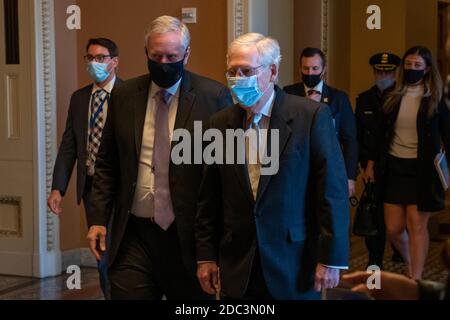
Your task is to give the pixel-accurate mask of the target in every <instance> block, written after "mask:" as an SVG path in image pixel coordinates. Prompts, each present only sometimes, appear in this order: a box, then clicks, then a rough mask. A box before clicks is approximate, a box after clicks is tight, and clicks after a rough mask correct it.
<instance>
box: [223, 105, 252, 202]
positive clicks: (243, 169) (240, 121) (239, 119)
mask: <svg viewBox="0 0 450 320" xmlns="http://www.w3.org/2000/svg"><path fill="white" fill-rule="evenodd" d="M231 108H232V109H231V110H230V112H231V116H230V117H229V120H228V129H233V130H238V129H243V130H245V128H244V119H245V116H246V115H245V114H246V113H245V110H244V109H242V108H241V107H240V106H239V105H235V106H233V107H231ZM234 154H235V159H234V161H235V164H234V165H233V169H234V173H235V175H236V178H237V180H238V181H239V184H240V185H241V188H242V190H243V191H244V192H245V193H246V194H247V198H248V200H249V201H250V203H252V204H254V203H255V199H254V198H253V191H252V187H251V184H250V178H249V176H248V169H247V165H245V164H237V154H238V152H237V146H235V149H234Z"/></svg>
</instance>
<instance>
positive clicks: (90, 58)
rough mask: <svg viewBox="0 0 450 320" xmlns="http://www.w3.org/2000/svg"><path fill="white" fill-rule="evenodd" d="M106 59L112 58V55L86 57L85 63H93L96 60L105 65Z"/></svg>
mask: <svg viewBox="0 0 450 320" xmlns="http://www.w3.org/2000/svg"><path fill="white" fill-rule="evenodd" d="M105 58H111V55H104V54H99V55H96V56H92V55H90V54H88V55H85V56H84V61H85V62H92V61H93V60H95V61H96V62H98V63H103V61H105Z"/></svg>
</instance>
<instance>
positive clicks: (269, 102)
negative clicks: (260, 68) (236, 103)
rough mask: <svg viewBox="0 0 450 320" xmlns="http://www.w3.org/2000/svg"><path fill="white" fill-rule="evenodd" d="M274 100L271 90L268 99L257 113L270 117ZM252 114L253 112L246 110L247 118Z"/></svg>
mask: <svg viewBox="0 0 450 320" xmlns="http://www.w3.org/2000/svg"><path fill="white" fill-rule="evenodd" d="M274 101H275V90H274V91H273V92H272V95H271V96H270V98H269V100H267V102H266V104H265V105H264V107H263V108H262V109H261V112H259V113H260V114H262V115H263V116H265V117H267V118H270V117H271V116H272V110H273V104H274ZM252 116H253V112H252V111H251V110H247V118H250V117H252Z"/></svg>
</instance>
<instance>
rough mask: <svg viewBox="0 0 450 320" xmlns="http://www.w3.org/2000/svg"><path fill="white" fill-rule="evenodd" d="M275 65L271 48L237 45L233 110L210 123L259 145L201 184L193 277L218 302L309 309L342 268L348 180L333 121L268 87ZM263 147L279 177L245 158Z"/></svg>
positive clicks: (212, 169) (264, 40)
mask: <svg viewBox="0 0 450 320" xmlns="http://www.w3.org/2000/svg"><path fill="white" fill-rule="evenodd" d="M280 57H281V55H280V47H279V45H278V42H277V41H276V40H274V39H272V38H268V37H264V36H263V35H260V34H256V33H250V34H246V35H243V36H241V37H239V38H238V39H236V40H235V41H234V42H233V43H232V44H231V46H230V48H229V52H228V72H227V78H228V83H229V87H230V89H231V90H232V94H233V96H234V99H235V101H236V102H237V104H236V105H235V106H232V107H230V108H227V109H224V110H222V111H220V112H218V113H217V114H216V115H214V116H213V117H212V119H211V123H210V126H211V127H212V128H214V129H218V130H219V131H220V132H222V133H223V134H224V135H225V133H226V132H227V133H228V130H239V129H244V130H245V129H247V128H249V129H248V130H254V131H255V133H256V136H257V137H260V139H256V140H257V143H256V144H254V143H250V142H251V141H250V142H249V143H248V145H247V144H241V145H240V146H238V147H237V148H241V149H242V148H245V154H247V157H246V158H247V161H245V164H238V163H239V162H238V161H237V159H235V160H236V162H235V164H230V162H229V161H227V162H226V161H217V163H216V164H212V165H209V166H207V168H206V171H205V175H204V179H203V182H202V188H201V191H200V194H201V196H200V201H199V207H198V212H197V217H196V223H195V235H196V246H197V263H198V269H197V276H198V278H199V280H200V284H201V286H202V288H203V290H205V291H206V292H208V293H211V294H212V293H217V292H218V291H219V290H220V293H221V296H222V298H224V299H289V300H296V299H317V298H319V297H320V295H319V292H320V291H321V290H322V289H324V288H333V287H335V286H337V285H338V284H339V273H340V270H341V269H346V268H347V266H348V251H349V241H348V240H349V239H348V237H349V236H348V235H349V233H348V225H349V207H348V188H347V175H346V171H345V165H344V160H343V157H342V153H341V152H340V147H339V142H338V139H337V137H336V133H335V129H334V127H333V121H332V117H331V113H330V110H329V108H328V107H326V106H325V105H322V104H320V103H317V102H314V101H311V100H308V99H305V98H301V97H296V96H292V95H288V94H285V93H284V92H283V91H282V90H281V89H280V88H279V87H277V86H276V85H275V83H276V82H277V77H278V69H279V62H280ZM276 132H278V134H279V139H273V136H275V137H277V135H276ZM269 137H270V138H269ZM275 144H278V147H279V148H278V149H277V148H276V146H275ZM265 146H267V149H266V152H265V155H269V154H270V155H271V158H273V156H274V153H275V154H276V153H277V152H276V150H279V157H276V160H274V161H276V162H277V163H278V171H277V172H270V173H269V172H268V171H267V170H265V169H267V166H265V165H264V164H263V161H260V160H259V159H260V158H258V159H257V161H254V162H252V161H251V160H250V158H251V157H250V156H248V155H251V154H252V148H256V152H258V151H261V149H265ZM227 147H228V146H227ZM235 151H237V152H235V153H234V154H239V153H240V152H239V149H237V150H235ZM240 151H241V152H242V151H243V150H240ZM254 151H255V150H253V152H254ZM223 157H226V155H225V153H223ZM223 160H224V159H223ZM227 160H229V159H227ZM223 163H226V164H223ZM275 167H277V166H276V165H275ZM218 267H220V275H219V274H218ZM219 277H220V279H221V288H219V281H218V279H219Z"/></svg>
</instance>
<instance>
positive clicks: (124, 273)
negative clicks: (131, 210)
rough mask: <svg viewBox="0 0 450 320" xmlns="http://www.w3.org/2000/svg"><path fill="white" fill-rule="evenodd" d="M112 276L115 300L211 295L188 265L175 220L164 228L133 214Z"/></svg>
mask: <svg viewBox="0 0 450 320" xmlns="http://www.w3.org/2000/svg"><path fill="white" fill-rule="evenodd" d="M109 279H110V283H111V297H112V299H113V300H161V299H162V298H163V296H165V297H166V298H167V299H168V300H200V299H210V298H211V296H209V295H207V294H206V293H204V292H203V291H202V289H201V288H200V284H199V283H198V281H197V279H196V278H195V277H194V276H191V275H189V274H188V272H187V270H186V268H185V266H184V263H183V261H182V257H181V252H180V246H179V240H178V235H177V229H176V225H175V223H173V224H172V225H171V226H170V228H169V229H168V230H167V231H164V230H163V229H161V228H160V227H159V226H158V225H156V224H155V223H153V222H151V220H150V219H142V218H137V217H135V216H134V215H132V214H131V215H130V219H129V221H128V225H127V229H126V231H125V235H124V237H123V239H122V243H121V245H120V248H119V252H118V254H117V257H116V259H115V261H114V263H113V264H112V266H111V267H110V270H109Z"/></svg>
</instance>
